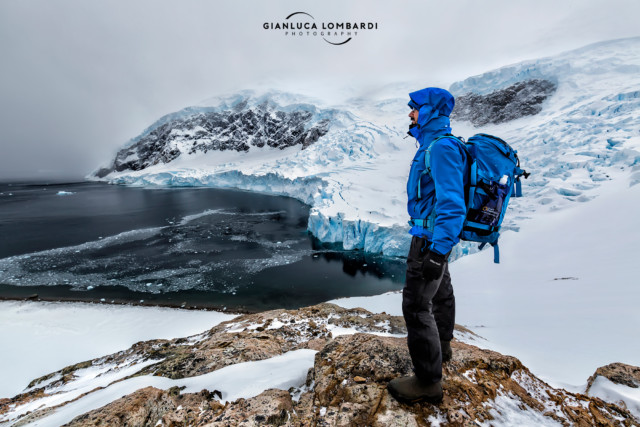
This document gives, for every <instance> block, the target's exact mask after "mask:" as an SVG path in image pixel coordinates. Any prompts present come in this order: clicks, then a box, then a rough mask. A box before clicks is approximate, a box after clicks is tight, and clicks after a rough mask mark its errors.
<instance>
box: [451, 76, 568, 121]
mask: <svg viewBox="0 0 640 427" xmlns="http://www.w3.org/2000/svg"><path fill="white" fill-rule="evenodd" d="M556 87H557V86H556V84H555V83H553V82H550V81H548V80H543V79H533V80H527V81H523V82H518V83H515V84H513V85H511V86H509V87H507V88H504V89H499V90H496V91H494V92H491V93H489V94H487V95H478V94H475V93H471V92H470V93H467V94H465V95H461V96H458V97H456V105H455V107H454V109H453V111H452V113H451V118H452V119H454V120H463V121H469V122H471V123H472V124H473V125H474V126H483V125H486V124H488V123H493V124H498V123H504V122H508V121H511V120H515V119H519V118H521V117H525V116H534V115H536V114H538V113H539V112H540V111H542V103H543V102H544V100H545V99H547V98H548V97H549V96H551V95H553V93H554V92H555V90H556Z"/></svg>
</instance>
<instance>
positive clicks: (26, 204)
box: [0, 183, 404, 311]
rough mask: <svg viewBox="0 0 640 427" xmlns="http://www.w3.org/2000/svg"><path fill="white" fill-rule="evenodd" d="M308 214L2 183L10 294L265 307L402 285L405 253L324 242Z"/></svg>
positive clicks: (220, 197)
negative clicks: (395, 255)
mask: <svg viewBox="0 0 640 427" xmlns="http://www.w3.org/2000/svg"><path fill="white" fill-rule="evenodd" d="M308 216H309V206H307V205H304V204H303V203H301V202H299V201H297V200H295V199H292V198H287V197H277V196H268V195H263V194H256V193H251V192H245V191H237V190H220V189H210V188H154V189H149V188H132V187H123V186H113V185H107V184H102V183H71V184H50V185H43V184H16V183H14V184H0V298H26V297H29V296H33V295H34V294H37V295H38V298H41V299H49V300H82V301H93V302H104V303H111V302H114V303H128V302H129V303H143V304H150V305H171V306H188V307H208V308H223V307H226V308H227V310H231V311H233V310H243V311H258V310H265V309H272V308H297V307H302V306H306V305H310V304H315V303H319V302H322V301H326V300H329V299H333V298H339V297H347V296H364V295H376V294H380V293H383V292H386V291H390V290H399V289H401V288H402V283H403V281H404V263H403V262H402V261H399V260H396V259H390V258H386V257H382V256H379V255H371V254H364V253H362V252H359V251H343V250H339V249H336V248H332V247H327V246H325V245H322V244H320V243H319V242H317V241H315V239H313V238H312V236H310V235H309V233H308V232H307V230H306V226H307V219H308ZM34 298H35V297H34Z"/></svg>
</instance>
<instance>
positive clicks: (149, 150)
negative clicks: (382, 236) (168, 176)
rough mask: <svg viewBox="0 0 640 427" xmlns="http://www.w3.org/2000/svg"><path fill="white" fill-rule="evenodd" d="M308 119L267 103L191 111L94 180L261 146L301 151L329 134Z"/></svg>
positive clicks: (123, 153) (305, 113)
mask: <svg viewBox="0 0 640 427" xmlns="http://www.w3.org/2000/svg"><path fill="white" fill-rule="evenodd" d="M313 119H314V112H312V111H309V110H305V109H300V110H296V111H282V110H280V109H278V107H276V106H274V105H271V104H268V103H263V104H261V105H257V106H254V107H248V106H247V105H246V103H244V104H240V105H238V106H236V107H235V108H233V109H229V110H226V111H197V110H196V111H193V113H191V114H188V115H186V116H183V117H177V118H173V119H171V120H168V121H163V122H162V124H160V125H159V126H157V127H155V128H154V129H152V130H151V131H149V132H147V133H145V134H143V135H142V136H140V137H139V138H138V139H137V140H136V142H135V143H134V144H132V145H130V146H128V147H126V148H123V149H122V150H120V151H119V152H118V153H117V154H116V157H115V159H114V161H113V163H112V165H111V166H110V167H108V168H102V169H100V170H99V171H97V172H96V174H95V175H96V176H97V177H98V178H103V177H105V176H106V175H108V174H109V173H111V172H121V171H124V170H132V171H137V170H142V169H145V168H148V167H149V166H153V165H156V164H158V163H169V162H171V161H172V160H174V159H176V158H177V157H179V156H180V155H182V154H194V153H196V152H199V151H200V152H204V153H206V152H207V151H210V150H218V151H224V150H234V151H249V149H250V148H251V147H264V146H265V145H266V146H269V147H274V148H279V149H285V148H287V147H292V146H294V145H300V146H301V147H302V149H305V148H307V147H308V146H309V145H311V144H313V143H314V142H316V141H317V140H318V139H319V138H320V137H321V136H323V135H325V134H326V133H327V132H328V131H329V120H328V119H322V120H319V121H315V122H314V120H313Z"/></svg>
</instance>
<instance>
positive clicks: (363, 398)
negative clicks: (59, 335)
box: [0, 304, 638, 426]
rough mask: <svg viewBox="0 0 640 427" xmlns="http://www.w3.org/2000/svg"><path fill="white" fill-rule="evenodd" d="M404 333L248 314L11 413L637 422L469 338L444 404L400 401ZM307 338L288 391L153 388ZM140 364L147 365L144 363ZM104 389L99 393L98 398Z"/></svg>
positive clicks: (179, 419)
mask: <svg viewBox="0 0 640 427" xmlns="http://www.w3.org/2000/svg"><path fill="white" fill-rule="evenodd" d="M404 332H405V328H404V324H403V320H402V318H401V317H394V316H389V315H387V314H384V313H383V314H376V315H374V314H371V313H369V312H367V311H366V310H363V309H343V308H340V307H337V306H335V305H333V304H320V305H317V306H312V307H306V308H303V309H300V310H273V311H269V312H264V313H258V314H251V315H244V316H240V317H237V318H235V319H232V320H230V321H227V322H225V323H222V324H220V325H218V326H216V327H214V328H212V329H211V330H209V331H207V332H205V333H203V334H200V335H197V336H193V337H188V338H181V339H175V340H154V341H148V342H141V343H138V344H136V345H134V346H133V347H132V348H131V349H129V350H126V351H123V352H119V353H116V354H113V355H111V356H106V357H104V358H100V359H95V360H92V361H88V362H83V363H82V364H78V365H74V366H70V367H67V368H65V369H63V370H61V371H58V372H56V373H52V374H51V375H48V376H46V377H43V378H40V379H38V380H35V381H34V382H33V383H32V384H31V389H30V390H29V391H28V392H26V393H24V394H22V395H19V396H16V397H15V398H13V399H6V400H5V401H3V402H1V403H0V421H9V422H16V423H19V424H22V423H28V422H32V421H36V420H41V421H43V422H47V417H49V416H56V413H59V412H62V411H64V410H65V408H67V407H72V406H73V405H81V407H82V408H85V409H83V410H82V411H83V412H80V413H78V412H79V411H78V410H76V411H75V412H73V411H70V412H69V413H70V414H72V415H73V419H67V420H65V421H64V423H69V422H70V424H68V425H73V426H88V425H96V423H107V424H108V425H114V426H118V425H122V426H124V425H164V426H170V425H194V426H198V425H210V426H227V425H246V426H258V425H286V426H300V425H326V426H329V425H331V426H334V425H336V426H352V425H363V426H364V425H367V426H388V425H414V426H418V425H425V424H426V425H428V424H434V423H440V424H441V425H478V424H480V425H562V424H565V425H578V426H582V425H584V426H588V425H612V426H613V425H637V422H638V421H637V420H636V419H634V418H633V415H632V414H630V412H629V411H627V410H626V409H624V408H622V407H620V406H618V405H616V404H613V403H607V402H605V401H603V400H601V399H598V398H594V397H590V396H587V395H583V394H574V393H570V392H567V391H565V390H562V389H555V388H552V387H550V386H549V385H547V384H546V383H544V382H543V381H541V380H540V379H538V378H537V377H535V376H534V375H533V374H532V373H531V372H530V371H529V370H528V369H527V368H526V367H524V366H523V365H522V363H521V362H520V361H519V360H518V359H516V358H514V357H511V356H504V355H501V354H499V353H496V352H493V351H489V350H482V349H480V348H478V347H475V346H473V345H470V344H465V343H463V342H459V341H454V342H453V343H452V347H453V359H452V360H451V361H450V362H448V363H446V364H445V365H444V383H443V388H444V393H445V397H444V401H443V402H442V404H440V405H438V406H434V405H430V404H413V405H406V404H402V403H399V402H397V401H396V400H395V399H393V398H392V397H391V396H390V395H389V394H388V392H387V390H386V385H387V383H388V381H389V380H391V379H393V378H395V377H397V376H400V375H409V374H411V370H412V369H411V360H410V356H409V352H408V349H407V347H406V339H405V338H404V337H402V336H401V335H400V334H402V333H404ZM463 332H465V333H469V331H468V330H463ZM458 336H460V335H458ZM300 348H307V349H315V350H316V351H317V352H316V353H315V359H314V361H313V364H312V366H311V367H310V369H308V372H306V375H303V377H302V379H301V380H300V382H299V383H298V384H297V385H295V386H293V387H290V388H288V389H286V390H285V389H274V388H268V387H263V388H262V389H260V385H259V384H257V385H254V386H253V389H254V390H256V391H255V392H254V393H252V394H251V395H246V396H244V397H241V398H235V399H232V400H231V401H228V402H227V403H224V401H223V396H224V395H225V390H226V389H227V387H228V386H229V384H226V383H216V382H215V381H214V382H208V383H206V387H204V386H203V387H200V388H197V389H195V390H190V391H183V389H184V387H178V386H174V387H164V388H158V387H149V386H148V385H147V386H144V384H145V378H147V379H149V381H151V380H152V379H158V378H163V377H164V378H167V377H169V378H185V377H187V378H185V379H187V380H188V379H192V378H198V376H199V375H202V374H203V373H204V372H217V371H220V370H224V369H226V368H225V367H227V366H234V365H235V364H238V363H242V362H244V361H249V360H258V359H263V360H269V358H271V357H272V356H274V355H276V354H281V353H284V352H287V351H290V350H292V349H300ZM304 351H309V350H304ZM289 354H290V353H289ZM127 361H128V363H129V365H126V363H127ZM137 363H139V364H140V369H139V370H137V371H136V369H135V365H136V364H137ZM114 366H129V368H128V370H126V372H124V373H123V374H122V375H120V376H119V377H118V376H114V377H112V378H111V381H112V382H109V381H106V380H105V379H104V378H105V377H108V376H109V375H112V371H113V369H114V368H113V367H114ZM245 366H248V365H245ZM287 368H288V366H287ZM245 369H251V368H250V367H247V368H245ZM291 369H295V368H294V367H293V366H292V367H291ZM91 370H93V371H92V372H94V375H95V374H96V373H99V375H96V376H95V377H94V378H93V380H91V381H89V380H88V379H87V378H88V377H87V372H90V371H91ZM303 374H305V373H304V372H303ZM151 375H152V376H151ZM305 377H306V380H305V379H304V378H305ZM132 379H137V380H138V381H139V382H138V383H136V384H141V385H143V386H141V387H139V388H137V389H131V390H129V391H128V392H119V391H118V392H112V393H111V395H110V396H111V397H110V399H108V400H104V399H102V400H100V399H99V395H100V393H103V392H106V393H108V392H109V390H110V388H114V387H118V386H119V385H122V384H124V383H125V382H126V381H131V380H132ZM78 382H79V383H81V385H82V387H84V388H82V387H81V388H80V389H79V390H78V393H81V392H82V394H75V395H70V396H69V395H65V393H69V391H70V390H74V387H78V386H79V384H77V383H78ZM117 390H120V389H117ZM65 399H68V400H65ZM92 399H93V400H95V401H96V402H98V403H95V402H94V403H91V402H92ZM85 402H88V403H85ZM83 405H84V406H83ZM634 423H635V424H634Z"/></svg>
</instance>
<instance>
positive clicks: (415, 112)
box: [409, 108, 418, 125]
mask: <svg viewBox="0 0 640 427" xmlns="http://www.w3.org/2000/svg"><path fill="white" fill-rule="evenodd" d="M409 118H410V119H411V124H412V125H415V124H418V110H416V109H415V108H412V109H411V112H410V113H409Z"/></svg>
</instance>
